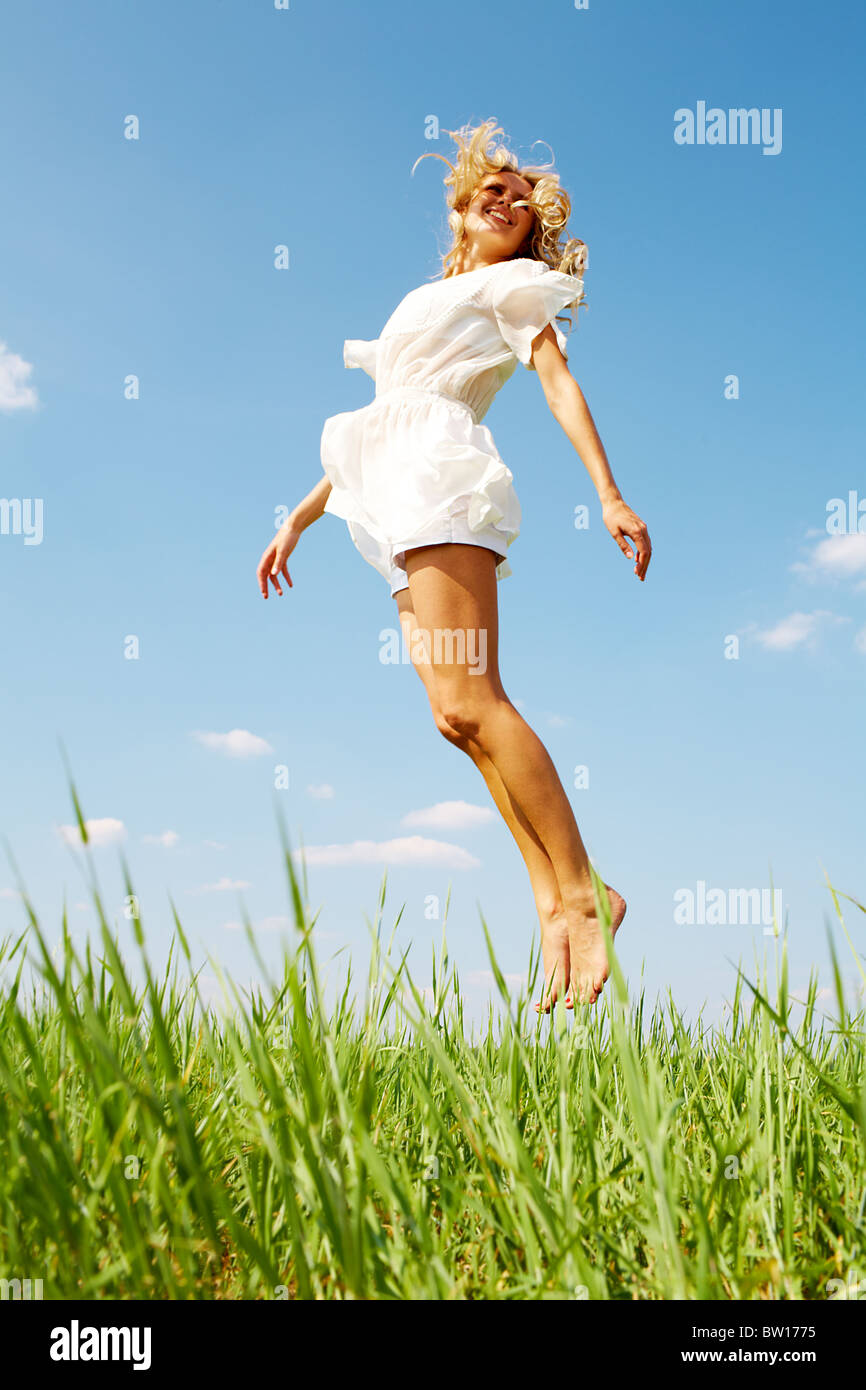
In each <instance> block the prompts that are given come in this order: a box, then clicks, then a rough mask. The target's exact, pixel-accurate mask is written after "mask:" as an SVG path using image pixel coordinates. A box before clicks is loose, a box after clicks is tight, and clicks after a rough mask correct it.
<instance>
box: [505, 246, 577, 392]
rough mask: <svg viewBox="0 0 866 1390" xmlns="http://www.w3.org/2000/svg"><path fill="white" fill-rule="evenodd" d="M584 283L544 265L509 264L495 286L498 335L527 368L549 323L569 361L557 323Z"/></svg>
mask: <svg viewBox="0 0 866 1390" xmlns="http://www.w3.org/2000/svg"><path fill="white" fill-rule="evenodd" d="M582 292H583V280H582V279H581V278H580V276H578V275H564V274H562V272H561V271H559V270H551V269H550V267H549V266H546V265H544V264H543V263H542V262H541V261H534V260H524V259H521V260H517V261H506V262H505V263H504V265H503V267H502V270H501V271H499V273H498V274H497V277H496V280H495V282H494V285H493V312H494V314H495V316H496V323H497V326H498V328H499V333H500V335H501V337H502V338H503V339H504V341H505V343H506V344H507V345H508V347H509V348H510V349H511V351H512V352H513V353H514V355H515V357H517V359H518V360H519V361H520V362H522V363H523V365H524V366H525V367H528V368H529V370H530V371H534V370H535V368H534V366H533V364H532V361H531V356H532V344H533V342H534V341H535V339H536V338H537V337H538V335H539V333H541V332H543V331H544V329H545V328H546V327H547V325H548V324H549V323H551V324H553V328H554V331H555V333H556V341H557V343H558V344H559V350H560V352H561V353H562V355H563V357H568V353H567V351H566V339H565V334H564V333H563V331H562V329H561V328H560V326H559V324H558V323H557V322H556V315H557V314H558V313H561V311H562V310H563V309H564V308H565V306H566V304H571V303H572V301H573V300H575V299H579V298H580V296H581V294H582Z"/></svg>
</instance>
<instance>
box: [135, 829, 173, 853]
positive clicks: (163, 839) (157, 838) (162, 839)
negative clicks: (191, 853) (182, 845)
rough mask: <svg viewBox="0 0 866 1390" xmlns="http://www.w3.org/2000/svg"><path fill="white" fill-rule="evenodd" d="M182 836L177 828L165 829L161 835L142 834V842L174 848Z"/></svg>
mask: <svg viewBox="0 0 866 1390" xmlns="http://www.w3.org/2000/svg"><path fill="white" fill-rule="evenodd" d="M179 839H180V836H179V835H178V833H177V831H176V830H163V832H162V834H161V835H142V837H141V840H142V844H145V845H162V846H163V848H164V849H174V847H175V845H176V844H177V842H178V840H179Z"/></svg>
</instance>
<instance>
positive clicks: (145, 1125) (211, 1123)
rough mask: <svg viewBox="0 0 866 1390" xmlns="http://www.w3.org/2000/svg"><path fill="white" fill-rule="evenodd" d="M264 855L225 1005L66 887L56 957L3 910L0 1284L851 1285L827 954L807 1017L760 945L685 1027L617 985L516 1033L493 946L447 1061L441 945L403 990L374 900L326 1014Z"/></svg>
mask: <svg viewBox="0 0 866 1390" xmlns="http://www.w3.org/2000/svg"><path fill="white" fill-rule="evenodd" d="M73 795H74V793H73ZM76 809H78V806H77V800H76ZM79 824H80V826H81V828H82V833H84V823H83V819H82V818H81V815H80V811H79ZM85 838H86V836H85ZM284 852H285V859H286V864H287V867H288V872H289V882H290V892H291V896H292V901H293V904H294V913H295V918H296V924H297V931H296V940H295V943H294V944H293V946H292V948H291V949H288V948H287V950H286V952H285V955H284V959H283V962H282V966H281V970H280V973H279V977H278V978H276V979H271V978H269V977H268V974H267V971H266V969H265V967H264V964H263V963H262V962H259V968H260V969H261V972H262V982H261V985H260V986H259V987H257V988H256V989H255V990H252V991H250V990H247V991H244V992H242V991H240V990H238V989H237V988H236V987H235V986H234V985H233V984H232V982H231V981H230V980H225V981H224V987H225V990H226V992H227V994H228V996H229V997H230V998H231V1000H232V1008H231V1009H230V1010H229V1009H225V1008H224V1009H222V1010H221V1009H218V1008H216V1007H215V1006H214V1005H213V1004H212V1003H211V1004H207V1003H206V1002H205V1001H204V1000H203V998H202V996H201V991H200V983H199V979H198V974H197V972H196V970H195V969H194V967H193V963H192V961H191V956H190V951H189V947H188V943H187V940H186V937H185V935H184V932H183V929H182V925H181V923H180V921H179V920H178V918H177V914H176V913H175V914H174V938H173V945H172V955H171V956H170V958H169V961H168V964H167V966H166V969H165V971H164V972H162V973H161V974H159V975H156V974H155V973H154V972H153V970H152V968H151V966H150V964H149V961H148V956H147V952H146V947H145V936H144V931H143V927H142V924H141V923H140V922H138V921H133V922H132V923H131V924H126V925H125V932H126V933H128V936H126V937H125V939H124V941H123V944H121V940H120V936H119V933H118V932H117V931H112V929H111V927H110V925H109V923H108V921H107V920H106V917H105V913H104V911H103V907H102V903H101V898H100V894H99V889H98V886H97V885H96V883H95V880H93V881H92V885H91V891H92V895H93V900H94V903H95V906H96V908H97V911H98V913H99V920H100V924H101V925H100V945H99V948H95V947H94V946H93V944H92V943H90V942H88V943H87V945H86V949H85V950H84V951H83V953H79V952H77V951H76V950H75V948H74V946H73V942H72V940H71V937H70V934H69V931H68V929H67V923H66V920H65V918H64V921H63V932H62V941H61V944H60V946H59V948H58V949H56V950H55V952H54V954H53V955H52V951H51V947H50V945H49V943H48V940H47V938H46V935H45V932H44V930H43V928H42V927H41V926H40V924H39V922H38V921H37V920H36V917H35V914H34V913H33V911H32V908H31V907H30V905H29V900H28V899H27V897H26V894H25V896H24V902H25V906H26V907H27V910H28V915H29V926H28V928H27V930H26V932H25V933H24V934H23V935H22V937H21V938H20V939H18V940H17V941H13V940H7V941H6V942H5V943H3V946H2V950H0V958H2V961H3V969H4V972H5V983H4V985H3V988H2V995H0V1277H3V1278H9V1279H11V1278H14V1277H19V1278H31V1279H37V1278H41V1279H42V1281H43V1291H44V1297H45V1298H88V1299H94V1298H154V1299H186V1298H208V1299H209V1298H275V1297H276V1298H278V1297H290V1298H293V1297H300V1298H374V1299H382V1298H399V1299H440V1298H444V1299H449V1298H495V1299H511V1298H514V1299H536V1298H558V1299H571V1298H590V1299H672V1298H673V1299H686V1298H697V1299H801V1298H803V1299H810V1298H826V1297H827V1296H828V1280H831V1279H833V1278H841V1279H842V1280H851V1279H855V1280H856V1279H857V1278H858V1277H860V1278H863V1277H864V1276H866V1267H864V1258H863V1235H864V1208H866V1195H864V1194H866V1181H864V1179H866V1163H864V1142H866V1088H864V1062H863V1040H864V1035H863V1022H864V1019H863V1013H862V1011H861V1012H858V1013H857V1014H856V1016H855V1015H852V1014H851V1013H850V1011H849V1009H848V1008H847V1006H846V1001H845V998H844V992H843V987H842V982H841V977H840V972H839V968H838V965H837V957H836V953H835V951H833V965H834V971H835V979H836V1009H837V1011H838V1017H837V1018H836V1019H835V1021H833V1022H830V1021H829V1020H828V1019H827V1018H826V1017H823V1016H822V1015H821V1013H820V1011H819V1009H818V1007H817V1003H816V996H817V982H816V979H815V978H814V976H813V978H811V979H810V984H809V989H808V992H807V995H806V998H805V1000H802V1001H801V1002H800V1003H799V1004H798V1003H795V1002H794V1001H793V1000H792V999H791V998H790V997H789V995H788V985H787V954H786V943H785V939H784V936H780V937H779V938H778V939H777V940H776V941H775V942H774V947H773V954H774V970H773V982H772V984H771V983H770V979H769V971H768V969H767V967H766V966H764V967H762V968H761V970H760V971H757V969H756V975H757V978H756V979H754V980H753V981H752V982H748V981H746V980H745V977H744V976H742V975H739V976H735V975H734V973H733V972H732V991H733V998H732V1002H731V1013H730V1018H729V1019H728V1020H727V1021H726V1024H725V1027H724V1029H708V1028H706V1027H705V1026H704V1025H703V1024H702V1023H701V1022H700V1021H699V1022H698V1023H697V1024H693V1025H691V1026H688V1027H687V1026H686V1025H685V1023H684V1022H683V1020H682V1017H681V1015H680V1013H679V1012H678V1010H677V1009H676V1007H675V1006H674V1004H673V1001H672V1000H670V999H668V1001H667V1002H666V1003H665V1004H664V1005H661V1004H656V1006H655V1007H654V1008H653V1010H652V1012H650V1011H649V1009H648V1008H647V1007H646V1006H645V1001H644V997H643V995H642V994H641V995H640V997H638V998H631V999H629V996H628V993H627V990H626V985H625V982H624V980H623V978H622V975H621V972H620V970H619V967H618V966H617V965H616V964H615V968H614V972H613V976H612V978H611V980H610V981H609V983H608V985H607V987H606V989H605V991H604V993H603V995H602V1000H601V1002H600V1004H599V1006H598V1007H597V1008H596V1009H595V1010H585V1011H583V1010H581V1011H578V1013H577V1014H576V1015H575V1019H574V1022H573V1023H571V1024H570V1025H568V1026H566V1019H565V1015H564V1011H563V1010H562V1009H561V1008H558V1009H557V1011H556V1013H555V1015H554V1017H553V1019H552V1020H540V1019H539V1018H538V1016H537V1015H536V1013H535V1011H534V1008H533V1005H532V1002H531V1000H532V998H533V997H537V995H538V993H539V988H540V980H538V979H537V978H536V979H535V980H531V982H530V988H529V989H528V990H527V992H525V993H522V994H520V995H514V996H512V997H510V998H509V994H508V990H507V988H506V985H505V982H504V980H503V979H502V976H501V973H500V972H499V969H498V966H497V965H496V961H495V956H494V954H493V951H492V948H490V957H491V967H492V970H493V973H494V976H495V979H496V981H497V987H498V990H499V992H500V994H501V996H502V1006H501V1008H499V1009H498V1010H497V1012H496V1014H495V1015H494V1013H493V1011H492V1010H491V1013H490V1015H489V1017H488V1020H487V1022H486V1024H485V1025H484V1027H483V1028H482V1029H481V1030H480V1033H479V1035H478V1036H476V1035H475V1031H474V1030H473V1032H472V1033H471V1034H470V1036H469V1037H467V1035H466V1029H465V1027H464V1012H463V1000H462V996H461V992H460V985H459V980H458V978H457V975H456V972H455V970H454V968H453V966H452V964H451V963H450V962H449V960H448V956H447V950H446V947H445V945H444V941H443V946H442V949H441V951H440V952H439V953H438V955H437V954H436V953H434V960H433V988H432V991H431V990H429V989H428V990H426V991H421V990H419V988H418V987H416V985H415V984H414V983H413V981H412V979H411V978H410V976H409V974H408V972H407V970H406V968H405V960H403V961H401V960H400V959H397V958H395V956H394V952H393V942H391V943H390V944H389V943H386V942H385V940H384V933H383V928H382V912H383V906H384V885H383V893H382V898H381V899H380V903H379V910H378V914H377V918H376V921H375V923H374V924H373V930H372V942H373V950H372V954H371V964H370V971H369V976H368V979H367V981H366V986H365V987H364V988H360V989H358V988H356V985H355V983H354V982H353V981H352V979H351V976H350V975H349V974H348V973H347V975H346V978H345V980H344V981H342V982H341V988H340V990H339V991H338V995H337V998H336V1002H335V1003H334V1004H333V1006H330V1007H326V1004H325V1000H324V995H325V993H326V991H325V989H324V987H323V983H322V978H321V972H320V967H319V966H318V965H317V962H316V958H315V952H314V941H315V935H316V933H315V925H314V922H313V920H312V919H311V916H310V914H309V911H308V909H307V907H306V905H305V887H304V885H303V884H299V883H298V881H297V880H296V878H295V875H294V873H293V871H292V860H291V857H290V855H289V854H288V852H287V850H286V846H285V844H284ZM125 872H126V871H125ZM127 888H128V891H129V892H130V893H132V892H133V888H132V885H131V883H130V882H129V876H128V874H127ZM830 891H831V893H832V896H833V901H834V904H835V907H836V910H837V912H838V914H839V920H840V924H841V926H842V929H843V930H845V934H846V937H847V936H848V932H847V928H846V927H845V923H844V919H843V916H842V911H841V907H840V901H839V897H840V895H837V894H836V893H833V890H832V889H831V890H830ZM849 901H852V900H849ZM854 906H855V907H856V908H857V909H858V910H859V911H863V909H862V908H861V907H860V906H859V904H854ZM859 921H860V919H859V918H858V923H859ZM860 925H862V923H860ZM486 930H487V929H486V927H485V931H486ZM247 934H248V938H249V940H250V942H251V943H252V944H253V947H254V948H255V942H254V938H253V934H252V932H251V931H250V930H249V927H248V928H247ZM849 942H850V938H849ZM488 943H489V937H488ZM832 949H833V948H832V940H831V951H832ZM853 949H854V947H853V944H852V950H853ZM28 952H29V954H30V958H31V960H32V961H33V962H34V964H35V965H36V967H37V970H38V974H39V976H40V977H41V978H39V979H38V982H37V983H36V984H34V983H33V982H32V980H31V983H30V984H29V986H27V987H25V985H24V982H23V980H24V976H23V971H24V964H25V959H26V955H27V953H28ZM126 955H130V959H129V960H126V959H125V956H126ZM855 956H856V952H855ZM857 960H858V966H859V964H860V962H859V958H857ZM133 967H134V968H135V971H136V972H137V973H138V977H139V980H140V982H141V983H139V984H134V983H133V978H132V976H133ZM537 969H538V959H537V955H536V954H533V956H532V957H531V960H530V974H531V975H532V974H536V975H537ZM861 973H862V972H861ZM533 985H534V986H535V993H534V995H533V993H532V986H533Z"/></svg>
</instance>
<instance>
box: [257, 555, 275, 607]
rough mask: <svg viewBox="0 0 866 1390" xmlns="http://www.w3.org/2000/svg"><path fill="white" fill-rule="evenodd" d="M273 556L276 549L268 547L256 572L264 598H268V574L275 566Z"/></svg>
mask: <svg viewBox="0 0 866 1390" xmlns="http://www.w3.org/2000/svg"><path fill="white" fill-rule="evenodd" d="M273 555H274V547H273V546H272V545H271V546H268V548H267V550H266V551H265V553H264V555H263V556H262V558H261V559H260V560H259V564H258V568H257V570H256V578H257V579H258V581H259V589H260V591H261V594H262V598H267V596H268V572H269V570H270V568H271V565H272V564H273Z"/></svg>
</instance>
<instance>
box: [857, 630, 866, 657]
mask: <svg viewBox="0 0 866 1390" xmlns="http://www.w3.org/2000/svg"><path fill="white" fill-rule="evenodd" d="M854 646H855V647H856V648H857V650H858V652H863V653H864V654H866V627H861V629H860V631H859V632H858V633H857V634H856V636H855V638H854Z"/></svg>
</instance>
